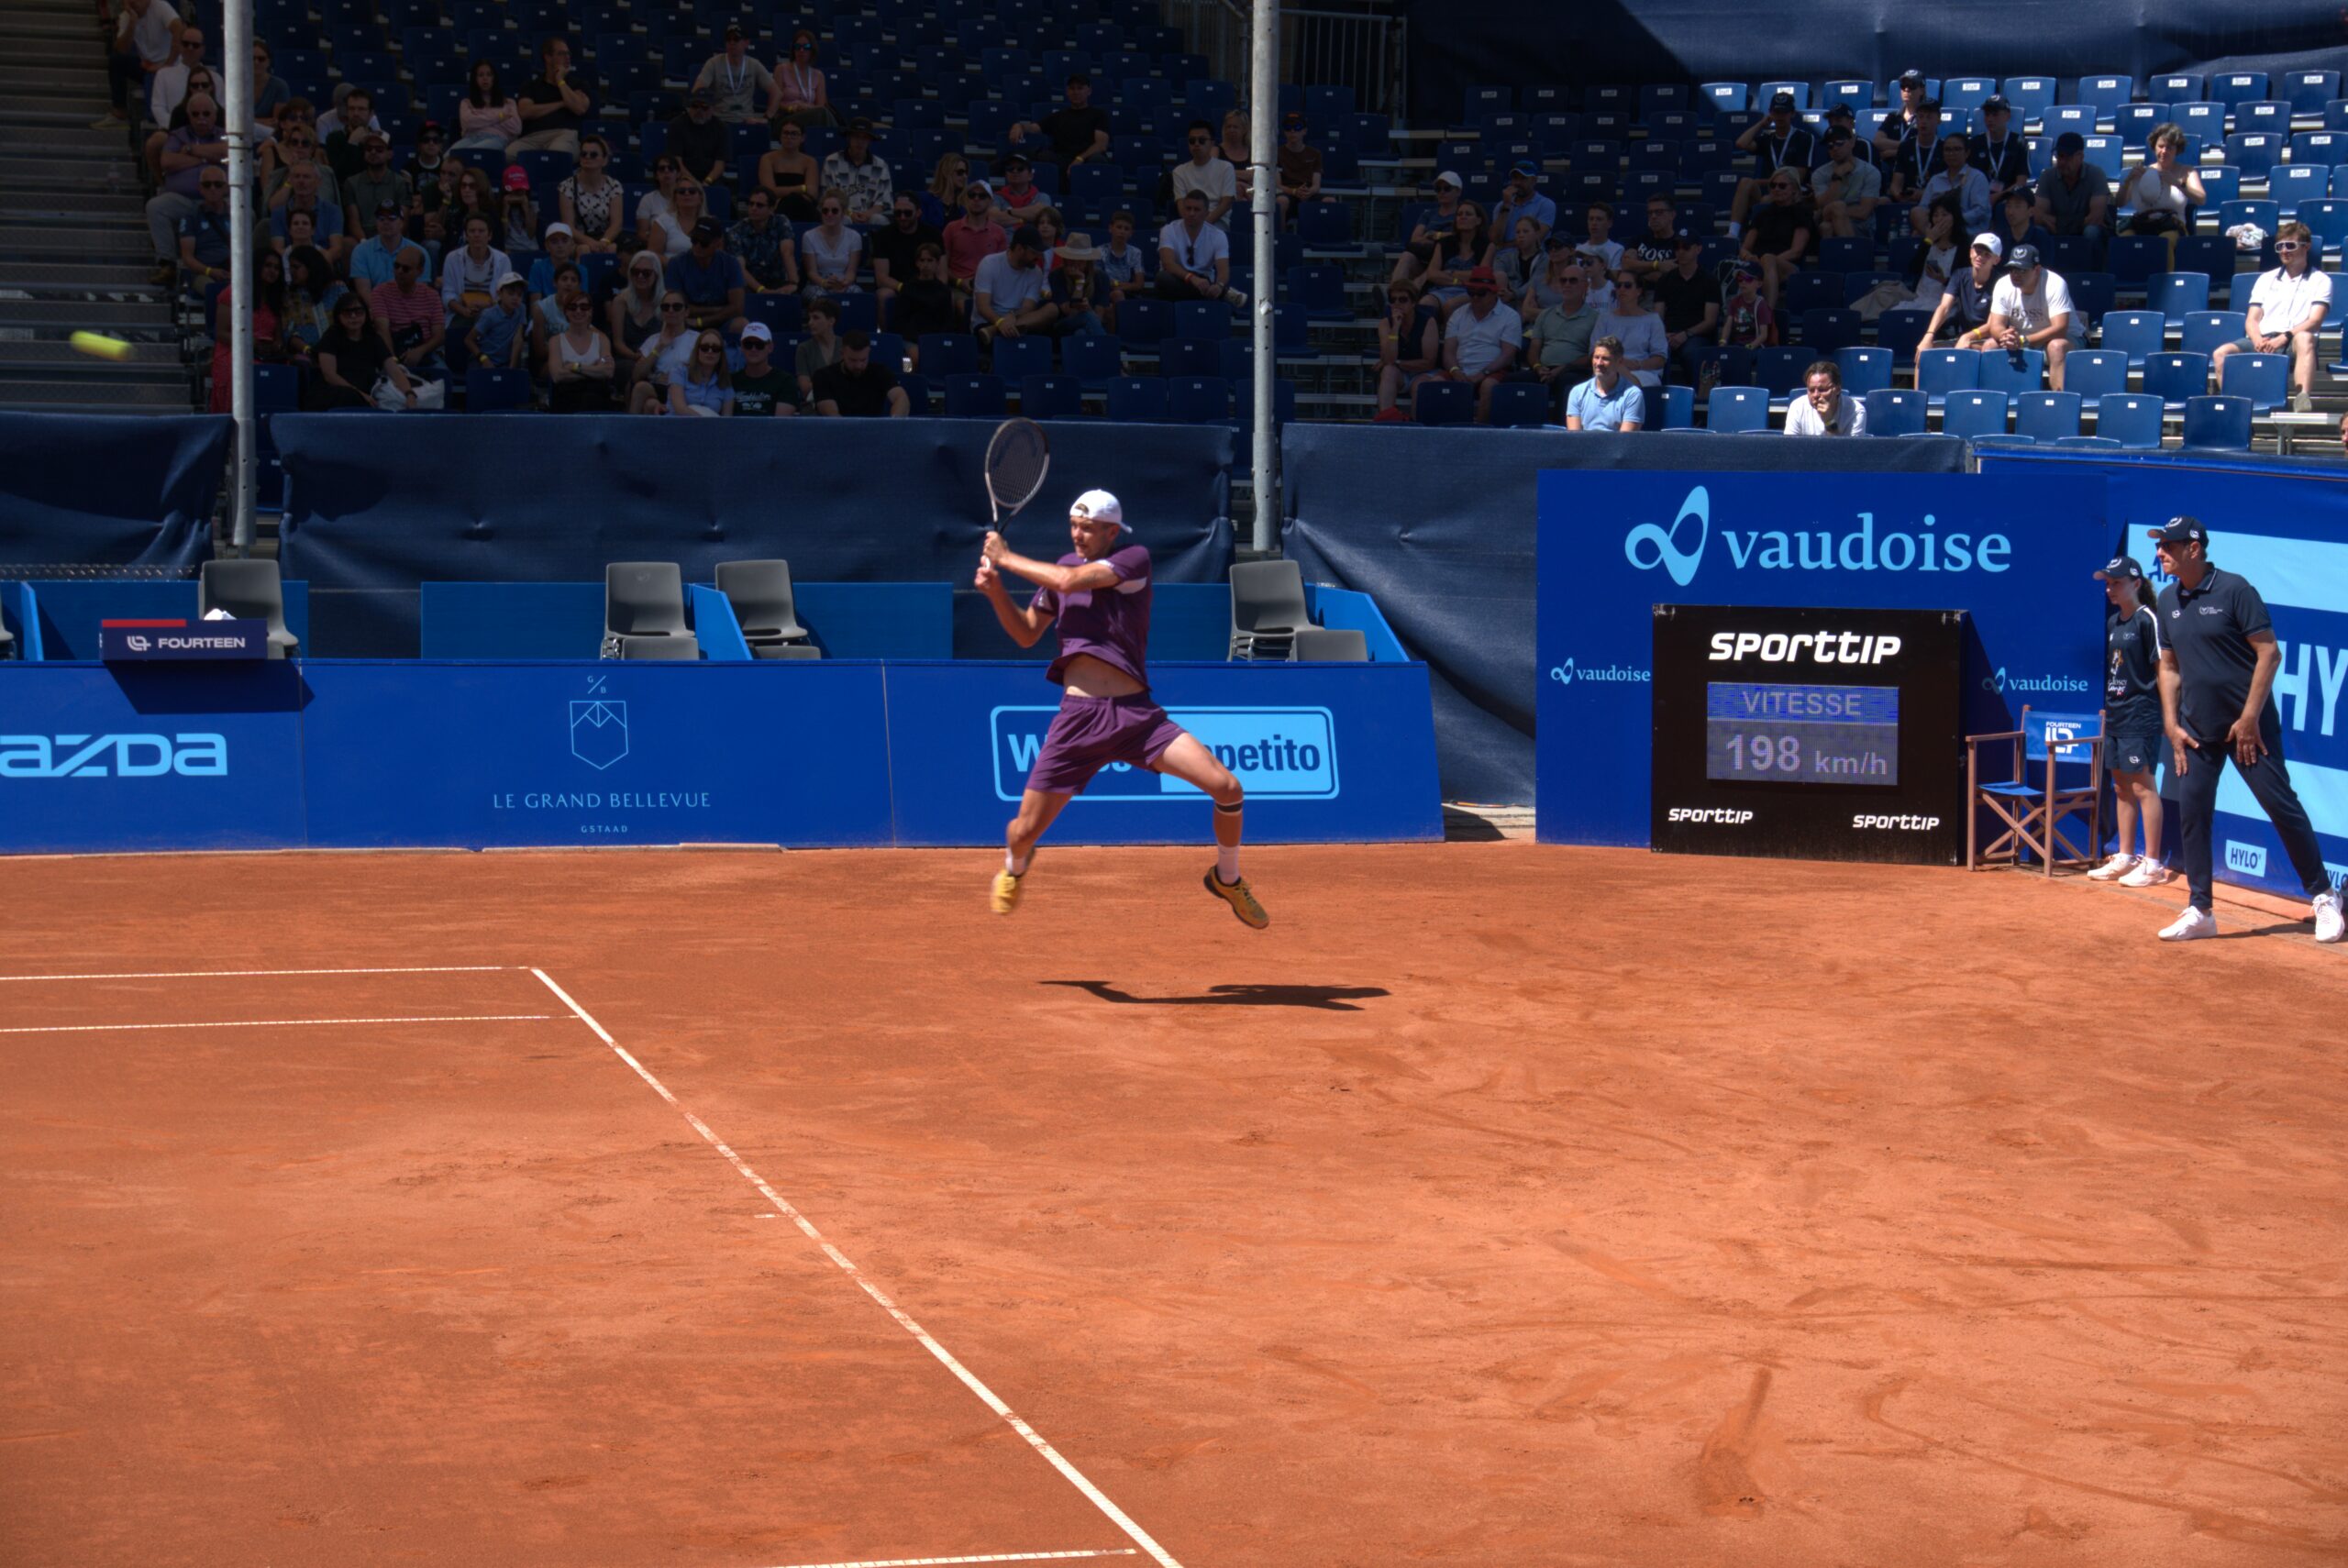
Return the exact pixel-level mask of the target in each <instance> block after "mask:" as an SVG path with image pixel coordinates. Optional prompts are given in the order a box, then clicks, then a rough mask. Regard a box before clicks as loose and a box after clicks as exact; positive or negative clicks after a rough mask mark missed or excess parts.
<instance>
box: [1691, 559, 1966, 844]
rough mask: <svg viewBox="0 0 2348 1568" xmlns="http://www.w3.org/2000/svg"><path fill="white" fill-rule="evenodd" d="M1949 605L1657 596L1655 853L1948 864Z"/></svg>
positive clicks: (1953, 667) (1960, 762)
mask: <svg viewBox="0 0 2348 1568" xmlns="http://www.w3.org/2000/svg"><path fill="white" fill-rule="evenodd" d="M1965 625H1966V617H1965V613H1964V612H1963V611H1961V610H1798V609H1758V608H1742V607H1738V608H1732V607H1728V606H1722V605H1701V604H1658V605H1656V608H1655V663H1654V666H1653V668H1654V671H1655V698H1654V701H1655V739H1654V757H1653V770H1652V773H1651V777H1652V778H1653V780H1654V784H1653V794H1652V797H1651V810H1652V813H1653V818H1652V823H1651V828H1650V831H1651V842H1652V843H1653V845H1654V846H1655V848H1656V850H1657V851H1659V852H1667V853H1678V854H1694V855H1751V856H1784V857H1789V858H1797V859H1806V860H1885V861H1899V862H1906V863H1910V864H1915V865H1955V863H1956V861H1957V859H1958V857H1959V855H1960V853H1961V849H1962V845H1963V843H1964V837H1965V831H1964V830H1965V817H1964V780H1965V747H1964V736H1963V730H1962V726H1961V723H1960V721H1959V718H1958V714H1959V712H1960V711H1961V708H1962V696H1963V693H1962V690H1961V687H1960V682H1961V680H1962V679H1963V676H1962V670H1963V667H1964V652H1965Z"/></svg>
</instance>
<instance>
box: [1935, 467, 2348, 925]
mask: <svg viewBox="0 0 2348 1568" xmlns="http://www.w3.org/2000/svg"><path fill="white" fill-rule="evenodd" d="M1981 470H1982V472H1983V473H1985V474H1992V475H1998V476H2001V477H2004V478H2007V479H2010V480H2013V481H2015V482H2024V483H2031V484H2041V483H2048V482H2054V480H2057V479H2059V478H2069V477H2071V476H2074V475H2078V476H2086V477H2089V478H2092V479H2095V480H2100V481H2101V482H2102V483H2103V485H2104V487H2105V494H2106V501H2105V505H2106V507H2107V508H2108V510H2109V513H2110V532H2111V533H2112V534H2114V535H2119V536H2122V539H2123V547H2124V548H2125V549H2126V550H2127V552H2128V553H2129V554H2130V555H2132V556H2134V557H2135V558H2137V559H2138V560H2140V561H2142V562H2143V564H2144V568H2145V569H2146V570H2147V571H2152V570H2156V567H2155V566H2154V560H2153V552H2152V544H2151V541H2149V540H2148V539H2146V538H2145V537H2144V531H2145V529H2146V528H2148V527H2151V526H2153V525H2156V524H2160V523H2165V522H2166V521H2168V519H2169V518H2171V517H2174V516H2176V515H2177V514H2178V513H2189V514H2191V515H2193V516H2196V517H2198V518H2199V519H2201V521H2202V522H2203V523H2205V524H2207V525H2209V528H2210V559H2211V560H2213V561H2216V562H2217V563H2218V564H2219V565H2221V566H2222V567H2224V568H2225V569H2227V570H2229V571H2238V572H2240V573H2242V574H2243V576H2244V577H2246V578H2248V579H2249V580H2250V581H2251V583H2252V585H2253V586H2254V587H2255V588H2257V590H2258V591H2259V593H2260V595H2261V596H2262V597H2263V598H2264V599H2265V601H2266V607H2267V610H2268V612H2269V613H2271V614H2272V615H2273V616H2274V620H2275V640H2276V644H2277V645H2278V646H2279V647H2280V648H2281V650H2282V655H2283V662H2282V668H2281V669H2280V670H2279V671H2278V672H2277V673H2276V678H2275V698H2276V704H2277V706H2278V708H2279V711H2280V712H2281V716H2282V721H2283V748H2284V756H2285V758H2286V760H2287V762H2288V763H2289V765H2290V769H2291V781H2292V783H2293V784H2294V785H2295V786H2296V787H2297V789H2298V792H2299V799H2300V800H2301V801H2303V802H2305V804H2306V806H2307V808H2308V814H2309V817H2311V818H2312V819H2313V820H2314V823H2315V826H2316V832H2317V834H2318V835H2319V837H2320V840H2321V842H2322V845H2323V857H2324V862H2325V864H2326V865H2327V866H2328V867H2330V868H2331V881H2332V886H2334V887H2339V886H2340V885H2341V883H2342V878H2343V877H2348V465H2340V464H2277V463H2256V462H2228V461H2224V460H2216V459H2208V458H2149V459H2145V460H2125V459H2116V458H2115V459H2104V460H2099V461H2096V462H2078V461H2075V460H2071V459H2070V458H2067V457H2061V456H2056V455H2053V454H2048V455H2045V456H2039V455H2036V454H2031V453H2022V452H2016V451H2013V450H2012V449H2010V448H2005V449H2001V448H1997V447H1987V448H1984V449H1983V451H1982V454H1981ZM2163 787H2164V789H2168V780H2167V778H2166V772H2165V769H2164V773H2163ZM2170 793H2172V794H2173V793H2174V790H2170ZM2218 841H2219V842H2218V854H2217V865H2218V875H2219V876H2220V877H2221V878H2225V879H2226V880H2228V881H2232V882H2239V883H2243V884H2244V885H2246V886H2250V887H2256V888H2262V889H2266V890H2268V891H2270V892H2276V893H2282V894H2285V895H2287V896H2290V897H2298V895H2299V891H2300V889H2299V887H2298V882H2297V881H2296V879H2295V878H2293V877H2292V875H2291V865H2290V861H2289V860H2288V859H2287V858H2286V857H2285V856H2284V854H2283V846H2282V842H2281V840H2279V839H2277V838H2276V836H2275V830H2274V829H2273V827H2271V826H2270V825H2269V824H2268V823H2267V821H2266V816H2265V812H2261V811H2260V810H2259V809H2258V803H2257V801H2254V800H2253V799H2252V798H2251V795H2250V791H2249V790H2248V789H2246V788H2245V787H2244V786H2243V782H2242V780H2241V779H2240V778H2238V777H2236V775H2235V773H2234V771H2233V770H2232V768H2231V767H2230V768H2228V769H2227V770H2226V774H2225V779H2224V782H2223V783H2222V784H2221V786H2220V787H2219V790H2218Z"/></svg>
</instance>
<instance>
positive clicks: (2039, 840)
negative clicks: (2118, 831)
mask: <svg viewBox="0 0 2348 1568" xmlns="http://www.w3.org/2000/svg"><path fill="white" fill-rule="evenodd" d="M2020 723H2021V728H2020V729H2015V730H2007V731H2002V732H2000V733H1999V734H1988V735H1967V736H1966V737H1965V800H1966V809H1965V864H1966V868H1967V869H1969V870H1975V871H1977V870H1979V869H1980V868H1981V867H1984V866H2017V867H2018V866H2020V865H2021V863H2022V857H2023V856H2024V855H2025V854H2030V855H2035V856H2038V858H2039V860H2040V862H2041V863H2043V865H2044V866H2045V867H2046V875H2048V876H2049V877H2052V876H2054V867H2056V865H2058V864H2060V865H2064V866H2088V865H2090V864H2092V863H2093V862H2094V860H2095V857H2096V856H2097V854H2098V853H2099V845H2101V844H2102V843H2103V739H2104V736H2103V715H2102V714H2101V713H2099V712H2087V713H2056V712H2037V711H2035V710H2033V709H2031V708H2029V707H2027V706H2025V707H2024V708H2023V709H2022V711H2021V721H2020ZM1984 746H1990V747H1994V748H2004V749H2005V750H2006V752H2007V757H2006V760H2007V763H2008V766H2007V767H2005V768H2004V769H2003V772H2004V774H2005V777H2003V778H1990V779H1985V778H1982V776H1981V774H1982V763H1983V759H1982V756H1981V748H1982V747H1984ZM2080 750H2084V751H2086V753H2087V756H2086V758H2085V759H2084V768H2083V767H2082V759H2081V758H2079V757H2077V756H2066V755H2065V754H2066V753H2072V752H2077V751H2080ZM1989 760H1990V762H1991V763H1992V765H1994V764H1995V762H1996V760H1997V758H1996V756H1995V755H1994V752H1993V754H1992V756H1991V757H1990V759H1989ZM2082 771H2084V774H2085V777H2084V778H2082V777H2081V773H2082ZM1985 806H1986V807H1988V809H1989V811H1990V812H1994V813H1995V814H1996V816H1997V818H1998V820H1999V822H2001V823H2004V824H2005V831H2004V832H2003V833H2000V834H1998V836H1997V837H1995V838H1993V839H1991V840H1990V841H1989V842H1988V844H1986V845H1984V844H1982V843H1981V842H1980V828H1981V809H1982V808H1983V807H1985ZM2081 813H2085V815H2086V816H2087V819H2088V836H2087V840H2086V842H2085V843H2084V844H2081V843H2077V842H2074V840H2073V837H2072V834H2073V833H2075V832H2076V831H2077V818H2078V817H2079V816H2080V814H2081ZM2066 824H2067V827H2066Z"/></svg>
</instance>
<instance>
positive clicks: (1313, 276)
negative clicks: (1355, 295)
mask: <svg viewBox="0 0 2348 1568" xmlns="http://www.w3.org/2000/svg"><path fill="white" fill-rule="evenodd" d="M1288 298H1289V303H1290V304H1292V305H1295V306H1296V307H1297V308H1298V309H1300V310H1301V311H1302V312H1304V314H1305V316H1306V318H1307V319H1308V320H1312V321H1351V320H1352V319H1353V315H1354V308H1353V306H1352V305H1350V304H1347V303H1346V270H1345V269H1344V268H1342V267H1340V266H1338V265H1337V264H1336V263H1335V262H1334V261H1314V262H1307V263H1305V264H1304V265H1302V266H1300V267H1291V268H1290V269H1289V270H1288Z"/></svg>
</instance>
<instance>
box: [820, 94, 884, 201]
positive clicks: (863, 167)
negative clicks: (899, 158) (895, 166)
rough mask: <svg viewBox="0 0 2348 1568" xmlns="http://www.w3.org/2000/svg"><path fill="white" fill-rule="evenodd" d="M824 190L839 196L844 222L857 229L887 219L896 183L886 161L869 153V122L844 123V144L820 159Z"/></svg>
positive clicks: (870, 139)
mask: <svg viewBox="0 0 2348 1568" xmlns="http://www.w3.org/2000/svg"><path fill="white" fill-rule="evenodd" d="M824 189H825V192H827V193H828V192H832V191H837V192H838V193H840V195H841V197H842V198H843V199H844V200H846V202H847V221H848V222H850V223H852V224H855V225H856V226H858V227H859V228H861V227H862V226H864V225H866V224H869V223H883V222H886V221H887V220H888V216H889V207H890V204H892V202H893V201H894V200H895V199H896V181H895V177H894V176H893V175H892V173H891V172H890V170H889V160H887V159H885V158H883V157H881V155H880V154H879V153H877V152H875V151H873V150H872V122H871V121H870V120H868V119H864V118H861V117H858V118H857V119H853V120H850V121H848V123H847V138H846V139H845V143H844V145H843V146H842V147H841V148H840V149H839V150H838V151H837V152H835V153H833V154H832V155H831V156H830V157H829V158H826V159H825V160H824Z"/></svg>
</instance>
